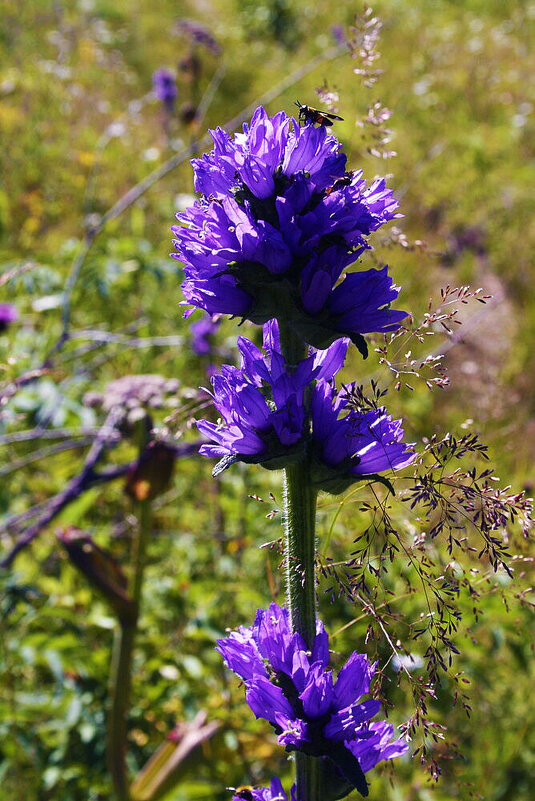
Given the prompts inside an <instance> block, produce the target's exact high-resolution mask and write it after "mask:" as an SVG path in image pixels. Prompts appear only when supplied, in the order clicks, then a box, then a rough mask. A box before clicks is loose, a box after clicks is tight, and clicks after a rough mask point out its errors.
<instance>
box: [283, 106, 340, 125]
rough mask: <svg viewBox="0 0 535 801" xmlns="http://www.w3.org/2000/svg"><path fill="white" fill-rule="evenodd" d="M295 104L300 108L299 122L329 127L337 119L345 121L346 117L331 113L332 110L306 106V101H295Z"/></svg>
mask: <svg viewBox="0 0 535 801" xmlns="http://www.w3.org/2000/svg"><path fill="white" fill-rule="evenodd" d="M295 105H296V106H297V107H298V108H299V124H301V123H304V124H305V125H306V124H307V122H311V123H312V124H313V125H324V126H325V127H328V126H329V125H332V124H333V123H334V121H335V120H340V121H343V119H344V118H343V117H339V116H338V115H337V114H331V113H330V111H319V110H318V109H317V108H312V106H306V105H305V104H304V103H300V102H299V100H296V101H295Z"/></svg>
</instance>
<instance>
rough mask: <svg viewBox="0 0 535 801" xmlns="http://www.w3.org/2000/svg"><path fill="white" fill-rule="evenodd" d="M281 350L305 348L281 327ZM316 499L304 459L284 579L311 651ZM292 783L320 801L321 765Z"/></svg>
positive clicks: (308, 765) (290, 474)
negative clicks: (285, 578) (285, 577)
mask: <svg viewBox="0 0 535 801" xmlns="http://www.w3.org/2000/svg"><path fill="white" fill-rule="evenodd" d="M279 327H280V336H281V349H282V352H283V354H284V356H285V358H286V360H287V362H288V363H289V364H294V365H295V364H297V363H298V362H299V360H300V359H303V358H304V357H305V356H306V347H305V345H304V343H303V342H302V341H301V340H299V339H298V338H297V337H296V336H295V335H294V334H293V333H292V332H291V331H290V330H289V329H288V328H287V327H286V326H285V325H284V324H283V323H281V324H280V326H279ZM316 497H317V491H316V490H315V489H314V487H313V486H312V482H311V479H310V466H309V463H308V458H307V457H306V456H305V457H304V458H303V459H302V460H301V461H299V462H297V463H295V464H291V465H289V466H288V467H287V468H286V470H285V481H284V511H285V522H286V532H285V533H286V541H285V551H286V576H287V595H288V607H289V609H290V617H291V621H292V629H293V631H297V632H299V634H301V636H302V637H303V639H304V640H305V642H306V644H307V648H312V645H313V642H314V637H315V635H316V574H315V555H316ZM295 781H296V789H297V798H298V799H300V801H321V765H320V762H319V760H318V759H316V758H314V757H310V756H307V755H306V754H302V753H296V755H295Z"/></svg>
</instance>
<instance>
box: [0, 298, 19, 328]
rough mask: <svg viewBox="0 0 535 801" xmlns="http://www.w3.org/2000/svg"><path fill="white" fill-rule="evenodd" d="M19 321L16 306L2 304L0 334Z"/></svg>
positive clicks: (0, 307) (0, 304)
mask: <svg viewBox="0 0 535 801" xmlns="http://www.w3.org/2000/svg"><path fill="white" fill-rule="evenodd" d="M18 319H19V312H18V310H17V307H16V306H13V305H12V304H11V303H0V333H2V331H5V330H6V328H7V327H8V326H9V325H11V323H14V322H16V320H18Z"/></svg>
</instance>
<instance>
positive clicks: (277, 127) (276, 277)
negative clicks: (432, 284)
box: [172, 107, 406, 356]
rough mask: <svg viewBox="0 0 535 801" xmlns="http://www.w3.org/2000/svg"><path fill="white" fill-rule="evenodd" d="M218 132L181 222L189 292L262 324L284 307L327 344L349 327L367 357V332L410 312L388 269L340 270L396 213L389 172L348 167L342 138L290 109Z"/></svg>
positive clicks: (301, 332)
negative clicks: (369, 177) (369, 174)
mask: <svg viewBox="0 0 535 801" xmlns="http://www.w3.org/2000/svg"><path fill="white" fill-rule="evenodd" d="M211 134H212V138H213V141H214V149H213V150H212V151H211V153H209V154H205V155H204V156H202V158H200V159H194V160H193V161H192V164H193V168H194V172H195V189H196V190H197V191H198V192H200V193H201V198H200V199H199V200H198V201H197V202H196V203H195V205H194V206H192V207H190V208H188V209H186V211H185V212H183V213H182V214H177V219H178V221H179V223H180V225H177V226H174V227H173V229H172V230H173V233H174V235H175V240H174V244H175V247H176V250H177V252H176V253H175V254H173V255H174V257H175V258H177V259H179V260H180V261H182V262H183V264H184V272H185V276H186V280H185V282H184V283H183V284H182V291H183V293H184V296H185V297H186V299H187V301H188V302H189V303H190V304H192V305H193V306H194V307H197V308H201V309H204V310H205V311H207V312H208V313H210V314H214V313H223V314H230V315H236V316H239V317H242V318H247V319H250V320H252V321H253V322H254V323H257V324H263V323H265V322H267V321H268V320H270V319H272V318H273V317H278V318H281V317H282V318H284V320H285V321H286V323H287V324H288V325H289V327H290V329H291V330H293V332H294V333H296V334H297V335H298V336H299V337H300V338H301V339H303V340H304V341H306V342H308V343H309V344H310V345H313V346H314V347H316V348H319V349H325V348H327V347H328V346H329V345H330V344H332V343H333V342H334V341H335V340H336V339H339V338H340V337H350V338H351V340H352V341H353V342H354V343H355V344H356V345H357V347H358V348H359V350H360V351H361V353H362V354H363V355H364V356H365V355H366V354H367V349H366V342H365V340H364V338H363V334H367V333H371V332H389V331H394V330H395V329H397V328H398V327H399V325H400V323H401V320H403V318H404V317H405V316H406V312H403V311H394V310H392V309H390V303H391V302H392V301H394V300H395V299H396V297H397V295H398V292H399V287H397V286H395V285H394V284H393V282H392V279H391V278H390V276H389V274H388V268H387V267H384V268H383V269H381V270H375V269H370V270H365V271H360V272H351V273H349V274H347V275H345V277H343V276H344V273H345V270H346V268H347V267H348V266H349V265H351V264H353V263H354V262H356V261H357V259H358V258H359V256H360V255H361V254H362V253H363V252H364V251H365V250H367V249H369V247H370V245H369V244H368V237H369V235H370V234H371V233H372V232H373V231H376V230H377V229H378V228H379V227H380V226H382V225H384V224H385V223H386V222H388V221H389V220H392V219H393V218H394V217H397V216H399V215H398V214H397V212H396V209H397V205H398V204H397V201H396V200H395V199H394V197H393V195H392V192H391V190H390V189H388V188H387V187H386V185H385V181H384V179H378V180H376V181H374V182H373V183H372V184H371V185H367V184H366V181H365V180H364V178H363V177H362V171H357V172H347V171H346V156H345V154H343V153H341V152H340V147H341V145H340V142H339V141H338V140H337V139H336V137H334V136H332V135H331V134H329V133H328V132H327V130H326V129H325V127H323V126H320V127H319V128H316V127H314V126H313V125H306V126H305V127H303V128H301V127H299V126H298V124H297V123H296V121H295V120H294V119H292V118H291V117H288V116H287V115H286V114H285V113H284V112H282V111H281V112H279V113H277V114H275V115H274V116H273V117H269V116H268V115H267V113H266V111H265V110H264V109H263V108H262V107H259V108H258V109H257V110H256V111H255V113H254V115H253V118H252V120H251V123H250V125H247V124H244V126H243V132H242V133H237V134H235V135H234V137H231V136H230V135H229V134H228V133H226V131H224V130H223V129H221V128H217V129H216V130H215V131H212V132H211ZM342 278H343V280H341V279H342Z"/></svg>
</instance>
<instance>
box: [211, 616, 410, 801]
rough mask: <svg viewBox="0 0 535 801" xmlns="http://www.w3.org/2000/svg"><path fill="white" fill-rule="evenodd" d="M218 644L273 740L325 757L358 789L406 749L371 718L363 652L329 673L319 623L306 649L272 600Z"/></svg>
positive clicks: (369, 671)
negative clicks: (376, 768)
mask: <svg viewBox="0 0 535 801" xmlns="http://www.w3.org/2000/svg"><path fill="white" fill-rule="evenodd" d="M217 648H218V650H219V652H220V653H221V655H222V656H223V658H224V660H225V662H226V664H227V666H228V667H229V668H230V669H231V670H232V671H234V673H236V674H237V675H238V676H240V678H241V679H242V680H243V682H244V684H245V688H246V699H247V703H248V704H249V706H250V708H251V709H252V711H253V713H254V714H255V716H256V717H257V718H264V719H265V720H267V721H269V723H270V724H271V725H272V726H273V728H274V729H275V732H276V734H277V735H278V741H279V743H280V744H281V745H284V746H285V748H286V750H287V751H302V752H304V753H305V754H308V755H310V756H314V757H320V758H324V759H326V760H327V761H328V762H329V763H331V768H333V771H334V773H335V774H336V775H337V777H338V779H339V780H340V781H341V782H342V783H343V782H344V781H345V783H346V784H347V785H349V786H350V787H355V788H356V789H358V790H359V792H360V793H361V794H362V795H367V794H368V784H367V782H366V779H365V777H364V774H365V773H366V772H367V771H369V770H371V769H372V768H373V767H374V766H375V765H376V764H377V763H378V762H380V761H381V760H384V759H391V758H393V757H396V756H400V755H401V754H404V753H405V752H406V751H407V750H408V746H407V744H406V743H405V742H404V741H403V740H401V739H397V740H392V737H393V734H394V728H393V726H392V725H391V724H389V723H387V722H386V721H384V720H383V721H371V719H372V718H373V717H375V715H377V713H378V712H379V710H380V708H381V703H380V701H377V700H375V699H367V700H363V696H365V695H366V694H368V693H369V689H370V681H371V678H372V676H373V674H374V669H375V665H372V664H370V662H369V661H368V659H367V657H366V656H365V655H364V654H359V653H357V652H356V651H355V652H353V653H352V654H351V656H350V657H349V659H348V660H347V662H346V663H345V665H344V666H343V667H342V668H341V669H340V671H339V672H338V676H337V678H336V680H335V679H334V677H333V674H332V672H331V670H330V669H329V638H328V635H327V633H326V631H325V629H324V627H323V624H322V622H321V621H318V623H317V633H316V637H315V639H314V643H313V645H312V649H311V650H310V651H307V648H306V645H305V642H304V640H303V638H302V637H301V635H300V634H299V633H297V632H294V633H292V629H291V624H290V615H289V612H288V610H287V609H284V608H281V607H280V606H278V605H277V604H276V603H271V604H270V606H269V607H268V609H259V610H258V611H257V614H256V617H255V621H254V624H253V626H251V627H250V628H245V627H243V626H242V627H240V628H239V629H238V630H237V631H234V632H232V633H231V634H230V636H229V637H226V638H225V639H221V640H218V642H217ZM268 798H269V796H268Z"/></svg>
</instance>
